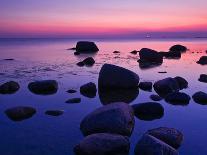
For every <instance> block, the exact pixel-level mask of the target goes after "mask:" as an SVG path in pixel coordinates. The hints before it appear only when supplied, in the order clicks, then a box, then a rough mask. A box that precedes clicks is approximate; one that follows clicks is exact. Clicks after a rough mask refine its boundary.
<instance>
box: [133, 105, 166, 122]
mask: <svg viewBox="0 0 207 155" xmlns="http://www.w3.org/2000/svg"><path fill="white" fill-rule="evenodd" d="M132 108H133V110H134V114H135V116H136V117H137V118H139V119H141V120H146V121H151V120H154V119H160V118H162V117H163V115H164V108H163V107H162V105H161V104H159V103H156V102H146V103H140V104H135V105H133V106H132Z"/></svg>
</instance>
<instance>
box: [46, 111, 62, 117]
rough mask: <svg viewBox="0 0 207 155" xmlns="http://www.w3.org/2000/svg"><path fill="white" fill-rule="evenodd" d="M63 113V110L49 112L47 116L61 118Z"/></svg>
mask: <svg viewBox="0 0 207 155" xmlns="http://www.w3.org/2000/svg"><path fill="white" fill-rule="evenodd" d="M63 112H64V111H63V110H47V111H46V112H45V114H46V115H50V116H60V115H62V114H63Z"/></svg>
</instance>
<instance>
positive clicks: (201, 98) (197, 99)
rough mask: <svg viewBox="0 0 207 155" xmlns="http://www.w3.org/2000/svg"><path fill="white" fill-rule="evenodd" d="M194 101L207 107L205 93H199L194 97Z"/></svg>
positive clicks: (206, 95)
mask: <svg viewBox="0 0 207 155" xmlns="http://www.w3.org/2000/svg"><path fill="white" fill-rule="evenodd" d="M193 100H194V101H195V102H196V103H198V104H201V105H207V94H206V93H204V92H201V91H200V92H197V93H195V94H194V95H193Z"/></svg>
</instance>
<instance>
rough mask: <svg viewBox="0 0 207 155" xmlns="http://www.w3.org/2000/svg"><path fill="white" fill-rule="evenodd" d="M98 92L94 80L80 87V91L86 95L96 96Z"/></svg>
mask: <svg viewBox="0 0 207 155" xmlns="http://www.w3.org/2000/svg"><path fill="white" fill-rule="evenodd" d="M96 92H97V89H96V84H95V83H92V82H90V83H87V84H85V85H83V86H81V87H80V93H81V94H82V95H83V96H85V97H89V98H94V97H96Z"/></svg>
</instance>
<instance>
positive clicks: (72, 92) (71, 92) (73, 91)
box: [67, 89, 77, 94]
mask: <svg viewBox="0 0 207 155" xmlns="http://www.w3.org/2000/svg"><path fill="white" fill-rule="evenodd" d="M67 92H68V93H69V94H74V93H76V92H77V91H76V90H73V89H69V90H68V91H67Z"/></svg>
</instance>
